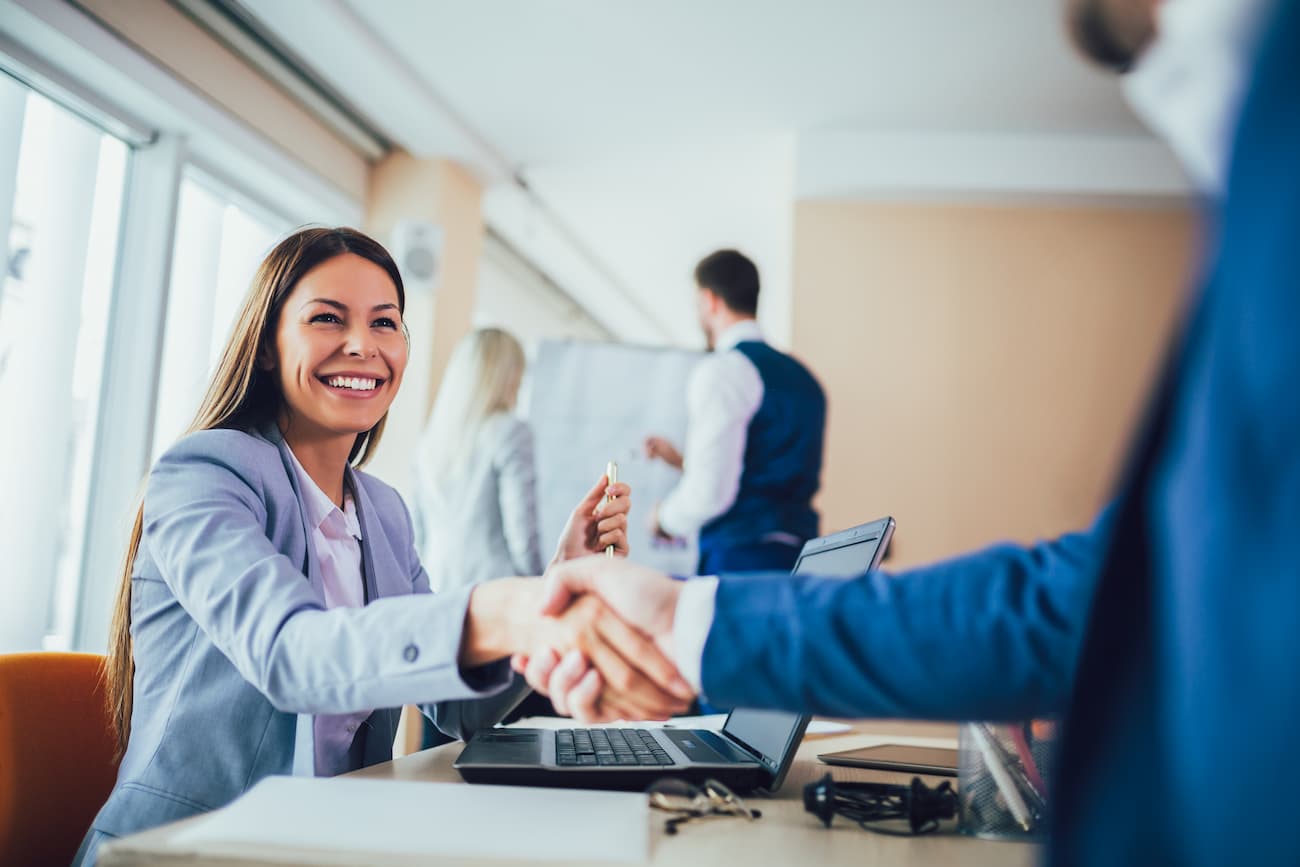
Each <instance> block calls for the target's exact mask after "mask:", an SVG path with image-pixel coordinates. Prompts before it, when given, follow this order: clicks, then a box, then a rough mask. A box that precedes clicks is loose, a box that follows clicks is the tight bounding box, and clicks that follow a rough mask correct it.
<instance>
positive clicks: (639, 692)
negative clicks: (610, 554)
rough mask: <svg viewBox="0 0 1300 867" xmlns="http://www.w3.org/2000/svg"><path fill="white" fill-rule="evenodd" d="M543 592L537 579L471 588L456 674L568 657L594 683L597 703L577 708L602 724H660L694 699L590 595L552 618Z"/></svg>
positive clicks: (648, 646) (648, 647)
mask: <svg viewBox="0 0 1300 867" xmlns="http://www.w3.org/2000/svg"><path fill="white" fill-rule="evenodd" d="M589 559H599V560H603V561H605V562H607V563H608V562H612V561H610V560H608V558H605V557H599V558H589ZM544 588H545V585H544V584H543V582H542V581H541V580H539V579H537V578H499V579H496V580H493V581H488V582H485V583H483V584H480V585H478V586H476V587H475V588H474V590H473V591H472V592H471V594H470V599H469V609H468V611H467V612H466V623H465V631H464V637H463V638H462V645H461V653H460V663H461V665H462V667H466V668H469V667H475V666H478V665H484V664H486V663H488V662H492V661H493V660H497V659H501V658H502V657H505V656H510V655H511V654H514V655H515V656H516V658H522V659H527V658H529V657H531V658H533V659H537V660H550V659H554V660H558V659H559V655H560V654H568V653H572V654H575V655H576V656H577V657H579V658H581V659H582V660H583V661H584V666H586V665H588V664H589V665H590V667H591V674H592V675H593V676H598V677H599V678H600V685H601V690H600V696H599V697H598V698H597V699H595V700H593V701H591V702H587V703H584V705H583V706H584V707H586V706H588V704H590V705H591V706H592V707H593V708H598V709H599V713H601V714H602V717H603V718H608V719H620V718H624V719H667V718H668V717H669V716H672V715H673V714H675V713H682V712H684V711H685V710H686V709H687V708H688V707H689V706H690V701H691V698H692V696H693V691H692V690H691V688H690V686H689V685H687V684H686V682H685V681H683V680H682V678H681V675H679V674H678V673H677V668H676V666H674V665H673V664H672V663H671V662H670V661H669V660H668V658H667V656H666V655H665V654H664V653H663V652H662V651H661V650H660V649H659V647H658V646H657V645H656V643H655V642H654V640H653V639H651V638H650V637H648V636H647V635H645V634H643V633H642V632H639V631H638V630H636V629H634V628H632V627H631V626H629V625H628V624H627V623H625V622H624V621H623V620H621V619H620V618H619V617H618V616H617V615H615V614H614V612H613V611H612V610H610V608H609V606H608V605H606V604H605V603H604V602H603V601H601V600H600V598H598V597H596V596H594V595H590V594H588V595H585V596H583V597H581V598H580V599H577V600H576V601H574V602H573V603H572V604H567V603H566V605H564V606H561V610H559V611H558V613H552V612H551V610H550V609H549V608H547V613H543V607H544V605H543V601H544V598H545V592H544ZM588 661H589V663H588ZM552 665H554V663H552ZM584 673H585V669H584Z"/></svg>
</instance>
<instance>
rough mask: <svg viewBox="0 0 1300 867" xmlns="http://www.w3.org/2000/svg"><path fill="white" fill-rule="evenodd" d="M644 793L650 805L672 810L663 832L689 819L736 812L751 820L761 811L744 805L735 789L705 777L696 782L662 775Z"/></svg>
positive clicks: (671, 831)
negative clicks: (696, 783) (701, 781)
mask: <svg viewBox="0 0 1300 867" xmlns="http://www.w3.org/2000/svg"><path fill="white" fill-rule="evenodd" d="M646 793H647V794H648V795H649V796H650V806H651V807H653V808H655V809H656V810H663V811H664V812H666V813H673V814H675V815H673V816H672V817H671V818H669V819H668V820H667V821H665V822H664V833H666V834H676V833H677V828H678V827H679V826H680V825H684V824H686V823H687V822H689V821H691V820H692V819H709V818H718V817H725V816H737V817H740V818H742V819H745V820H746V821H749V822H752V821H754V820H755V819H758V818H760V817H762V815H763V814H762V812H761V811H759V810H754V809H751V808H749V807H746V806H745V802H744V801H742V800H740V798H738V797H736V793H735V792H733V791H731V789H728V788H727V787H726V786H724V785H722V783H719V782H718V781H717V780H705V781H704V782H703V783H702V784H701V785H698V786H697V785H695V784H693V783H689V782H687V781H686V780H681V779H677V778H676V777H665V778H663V779H662V780H656V781H655V782H654V783H652V784H651V785H650V788H649V789H647V790H646Z"/></svg>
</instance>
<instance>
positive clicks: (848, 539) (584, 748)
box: [453, 518, 894, 793]
mask: <svg viewBox="0 0 1300 867" xmlns="http://www.w3.org/2000/svg"><path fill="white" fill-rule="evenodd" d="M893 532H894V519H893V518H882V519H880V520H879V521H873V522H872V523H870V524H862V525H861V526H858V527H851V528H849V529H847V530H842V531H840V532H838V533H835V534H833V535H830V536H823V537H821V538H819V539H812V540H810V541H809V542H807V543H806V544H805V545H804V546H803V549H802V550H801V551H800V552H799V559H798V560H797V561H796V562H795V565H794V570H793V571H794V573H795V574H800V573H803V574H817V575H826V576H843V577H850V576H854V575H860V574H862V573H863V572H866V571H868V570H870V569H874V568H875V567H876V566H877V565H879V563H880V560H881V557H883V556H884V553H885V549H886V548H887V547H888V545H889V539H890V537H891V536H892V535H893ZM808 720H809V717H807V716H804V715H801V714H795V713H785V712H781V711H767V710H746V709H743V708H737V709H736V710H733V711H732V712H731V713H730V714H729V715H728V716H727V721H726V723H725V724H724V725H723V727H722V729H721V731H716V732H715V731H712V730H709V729H676V728H670V727H665V728H613V727H609V726H600V727H595V728H566V729H559V730H554V729H519V728H494V729H488V730H486V731H481V732H479V733H477V734H476V735H474V737H473V738H471V739H470V741H469V743H468V744H466V745H465V749H464V750H463V751H462V752H461V754H460V757H459V758H457V759H456V762H455V764H454V765H453V767H455V768H456V770H458V771H460V775H461V776H462V777H464V778H465V780H466V781H467V782H470V783H496V784H500V785H510V786H565V787H577V788H586V789H626V790H634V791H639V790H643V789H645V788H646V787H647V786H648V785H650V783H652V782H654V781H655V780H657V779H659V778H660V777H664V776H674V777H681V778H684V779H687V780H691V781H694V782H702V781H703V780H706V779H715V780H718V781H719V782H721V783H723V784H724V785H726V786H729V787H730V788H731V789H733V790H735V791H737V792H742V793H743V792H751V791H755V790H761V791H767V792H774V791H776V790H777V789H778V788H780V786H781V783H782V781H784V780H785V775H786V772H787V771H788V770H789V769H790V763H791V762H792V761H793V760H794V754H795V751H796V750H797V749H798V747H799V741H800V739H802V738H803V733H804V729H805V728H807V726H808Z"/></svg>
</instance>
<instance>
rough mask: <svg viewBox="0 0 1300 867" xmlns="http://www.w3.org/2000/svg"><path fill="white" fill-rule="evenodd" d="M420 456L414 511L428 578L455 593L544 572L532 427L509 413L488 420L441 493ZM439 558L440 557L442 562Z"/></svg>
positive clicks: (412, 499) (417, 534)
mask: <svg viewBox="0 0 1300 867" xmlns="http://www.w3.org/2000/svg"><path fill="white" fill-rule="evenodd" d="M427 448H428V445H427V444H422V445H421V460H417V461H416V472H415V490H414V491H413V492H412V497H411V512H412V517H413V518H414V521H415V542H416V548H417V550H419V552H420V555H421V558H422V559H423V560H424V562H425V563H427V564H428V568H429V582H430V583H431V584H432V585H433V586H434V587H436V588H437V589H438V590H440V591H448V590H454V589H456V588H458V587H462V586H465V585H467V584H478V583H480V582H483V581H488V580H490V579H492V578H501V577H503V576H505V575H540V574H541V572H542V569H543V568H545V565H546V564H545V563H544V562H543V560H542V545H541V540H540V531H539V529H538V514H537V474H536V470H535V467H534V460H533V432H532V429H531V428H529V427H528V423H527V422H525V421H523V420H522V419H519V418H516V417H514V416H513V415H510V414H509V413H500V414H498V415H495V416H493V417H491V418H489V419H488V420H487V423H486V424H485V425H484V426H483V429H482V430H481V431H480V432H479V436H478V440H477V442H475V443H474V451H473V453H472V454H471V455H470V458H469V460H468V461H467V462H466V465H465V466H464V467H461V471H460V476H459V479H458V482H457V484H456V485H455V490H454V491H443V490H438V489H437V488H436V487H435V486H434V484H433V482H432V481H431V480H430V478H429V475H430V474H429V472H428V470H427V469H426V466H425V465H424V461H423V460H422V459H423V458H425V457H426V455H425V454H424V450H425V449H427ZM435 555H436V559H435Z"/></svg>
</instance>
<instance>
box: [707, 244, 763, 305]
mask: <svg viewBox="0 0 1300 867" xmlns="http://www.w3.org/2000/svg"><path fill="white" fill-rule="evenodd" d="M695 285H697V286H699V287H700V288H701V289H708V290H709V291H710V292H712V293H713V294H714V295H717V296H718V297H719V298H721V299H722V303H723V304H726V305H727V307H729V308H731V310H732V312H734V313H742V314H745V315H747V316H754V315H756V314H757V313H758V268H757V267H755V266H754V263H753V262H751V261H750V260H749V257H748V256H746V255H745V254H743V253H740V252H738V251H736V250H719V251H717V252H716V253H710V254H709V255H707V256H705V257H704V258H703V259H701V260H700V264H698V265H696V266H695Z"/></svg>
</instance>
